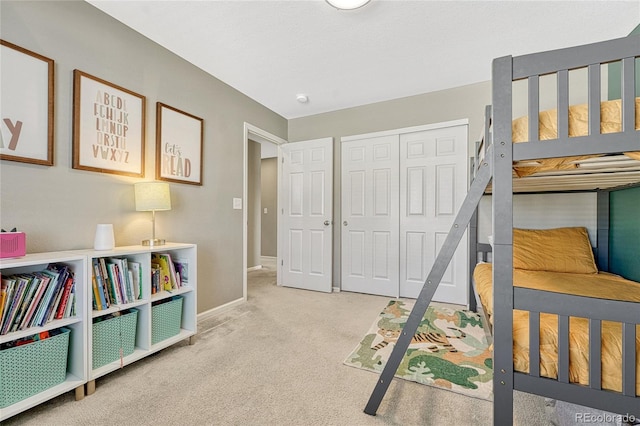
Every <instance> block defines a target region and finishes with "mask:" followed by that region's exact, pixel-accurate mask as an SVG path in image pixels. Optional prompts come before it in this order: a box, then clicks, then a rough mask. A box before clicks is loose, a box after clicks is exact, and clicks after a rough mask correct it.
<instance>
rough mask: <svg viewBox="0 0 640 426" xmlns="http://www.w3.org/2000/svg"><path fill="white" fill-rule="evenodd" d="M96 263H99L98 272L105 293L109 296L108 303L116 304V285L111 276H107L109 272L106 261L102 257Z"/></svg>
mask: <svg viewBox="0 0 640 426" xmlns="http://www.w3.org/2000/svg"><path fill="white" fill-rule="evenodd" d="M98 264H99V265H100V273H101V274H102V277H103V280H104V285H105V287H106V291H105V295H108V297H109V300H108V303H109V304H110V305H117V304H118V298H117V292H116V287H115V285H114V283H113V282H112V281H111V278H110V277H109V272H108V270H107V262H106V260H105V258H104V257H101V258H99V259H98Z"/></svg>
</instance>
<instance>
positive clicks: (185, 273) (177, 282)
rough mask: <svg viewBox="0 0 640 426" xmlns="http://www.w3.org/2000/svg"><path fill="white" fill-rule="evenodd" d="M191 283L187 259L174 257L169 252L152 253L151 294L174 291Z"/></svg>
mask: <svg viewBox="0 0 640 426" xmlns="http://www.w3.org/2000/svg"><path fill="white" fill-rule="evenodd" d="M187 285H189V263H188V261H187V259H179V258H175V259H174V258H173V257H172V256H171V254H169V253H153V254H152V255H151V294H155V293H159V292H161V291H163V290H164V291H172V290H176V289H179V288H181V287H184V286H187Z"/></svg>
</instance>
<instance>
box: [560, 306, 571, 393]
mask: <svg viewBox="0 0 640 426" xmlns="http://www.w3.org/2000/svg"><path fill="white" fill-rule="evenodd" d="M558 380H559V381H561V382H562V383H569V317H568V316H567V315H559V316H558Z"/></svg>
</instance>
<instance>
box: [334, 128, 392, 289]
mask: <svg viewBox="0 0 640 426" xmlns="http://www.w3.org/2000/svg"><path fill="white" fill-rule="evenodd" d="M398 141H399V138H398V135H392V136H383V137H379V138H371V139H361V140H355V141H351V142H343V143H342V223H341V227H342V290H345V291H355V292H359V293H369V294H379V295H391V296H397V295H398V277H399V273H398V256H399V242H400V240H399V228H398V214H399V209H398V206H399V204H398V203H399V199H400V198H399V197H400V194H399V193H398V185H399V183H398V182H399V174H398V170H399V165H400V163H399V159H398V155H399V151H398Z"/></svg>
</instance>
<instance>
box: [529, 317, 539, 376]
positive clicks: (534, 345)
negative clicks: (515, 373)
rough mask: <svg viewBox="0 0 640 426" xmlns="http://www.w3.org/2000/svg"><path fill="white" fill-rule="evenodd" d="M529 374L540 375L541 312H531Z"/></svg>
mask: <svg viewBox="0 0 640 426" xmlns="http://www.w3.org/2000/svg"><path fill="white" fill-rule="evenodd" d="M529 374H530V375H532V376H535V377H540V312H529Z"/></svg>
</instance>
